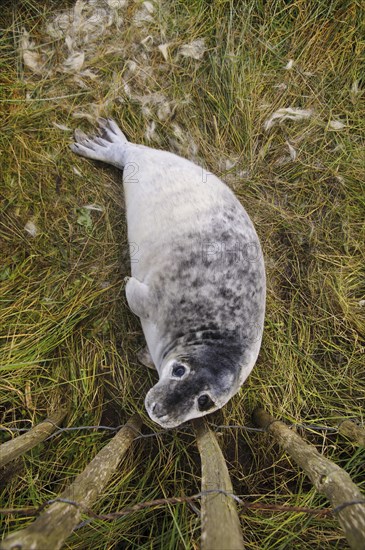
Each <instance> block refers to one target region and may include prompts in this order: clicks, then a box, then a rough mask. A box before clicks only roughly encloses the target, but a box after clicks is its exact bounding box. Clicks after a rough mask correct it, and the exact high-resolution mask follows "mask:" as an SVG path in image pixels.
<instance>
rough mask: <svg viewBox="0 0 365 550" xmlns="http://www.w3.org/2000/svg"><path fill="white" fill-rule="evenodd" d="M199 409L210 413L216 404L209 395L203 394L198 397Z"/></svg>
mask: <svg viewBox="0 0 365 550" xmlns="http://www.w3.org/2000/svg"><path fill="white" fill-rule="evenodd" d="M198 407H199V410H200V411H208V410H209V409H211V408H212V407H214V403H213V401H212V400H211V398H210V397H209V395H207V394H206V393H203V395H201V396H200V397H198Z"/></svg>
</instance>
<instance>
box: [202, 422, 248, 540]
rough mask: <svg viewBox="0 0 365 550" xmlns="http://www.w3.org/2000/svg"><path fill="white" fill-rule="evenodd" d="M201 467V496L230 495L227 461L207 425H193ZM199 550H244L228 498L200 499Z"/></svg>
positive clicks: (216, 496) (230, 500)
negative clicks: (206, 492) (202, 493)
mask: <svg viewBox="0 0 365 550" xmlns="http://www.w3.org/2000/svg"><path fill="white" fill-rule="evenodd" d="M193 425H194V429H195V433H196V440H197V445H198V449H199V453H200V458H201V463H202V484H201V489H202V492H204V491H210V490H212V489H213V490H214V491H215V490H216V491H219V490H223V491H225V492H227V493H233V489H232V483H231V479H230V477H229V473H228V469H227V465H226V461H225V460H224V457H223V454H222V451H221V449H220V447H219V444H218V441H217V438H216V437H215V435H214V433H213V432H212V431H211V430H210V429H209V428H208V426H207V424H206V422H205V421H204V420H203V419H201V418H199V419H196V420H194V421H193ZM201 514H202V518H201V549H202V550H222V549H224V550H242V549H243V548H244V544H243V538H242V530H241V525H240V520H239V517H238V514H237V509H236V504H235V502H234V500H233V498H232V497H231V496H228V495H226V494H224V493H223V492H222V493H218V492H217V493H215V492H212V493H210V494H209V493H208V494H206V495H203V496H202V499H201Z"/></svg>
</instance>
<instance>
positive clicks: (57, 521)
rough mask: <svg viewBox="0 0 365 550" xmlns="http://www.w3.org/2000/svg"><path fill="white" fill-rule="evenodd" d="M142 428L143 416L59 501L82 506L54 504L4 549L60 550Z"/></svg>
mask: <svg viewBox="0 0 365 550" xmlns="http://www.w3.org/2000/svg"><path fill="white" fill-rule="evenodd" d="M141 426H142V421H141V419H140V418H139V416H137V415H135V416H133V417H132V418H131V419H130V420H129V422H127V424H126V425H125V426H124V427H123V428H122V429H121V430H119V432H118V433H117V434H116V435H115V436H114V437H113V439H112V440H111V441H110V442H109V443H108V444H107V445H105V447H104V448H103V449H102V450H101V451H100V452H99V453H98V454H97V455H96V456H95V458H93V460H92V461H91V462H90V464H88V465H87V466H86V468H85V470H84V471H83V472H82V473H81V474H79V475H78V476H77V477H76V479H75V481H74V482H73V483H72V484H71V485H70V487H68V488H67V489H66V490H65V491H64V492H63V493H62V494H61V495H60V497H59V498H62V499H67V500H70V501H73V502H76V503H77V504H78V505H79V506H75V505H73V504H67V503H63V502H54V503H53V504H51V505H50V506H49V508H47V509H45V511H44V512H42V513H41V515H40V516H39V517H38V518H37V519H36V520H35V521H34V523H32V524H31V525H30V526H29V527H26V528H25V529H22V530H20V531H16V532H15V533H11V534H10V535H8V536H7V537H6V538H5V539H4V540H3V541H2V543H0V550H45V549H46V548H49V549H50V550H51V549H52V550H58V549H59V548H61V547H62V545H63V543H64V541H65V540H66V538H67V537H68V536H69V535H70V534H71V533H72V531H73V529H74V528H75V527H76V525H77V524H78V523H79V522H80V518H81V514H82V509H81V508H82V506H85V507H90V506H91V505H92V503H93V502H95V500H96V499H97V498H98V497H99V496H100V495H101V493H102V491H103V489H104V487H105V486H106V485H107V483H108V481H109V480H110V478H111V476H112V475H113V474H114V473H115V471H116V469H117V466H118V464H119V462H120V460H121V459H122V457H123V456H124V454H125V453H126V451H127V449H128V448H129V447H130V445H131V443H132V442H133V440H134V439H135V437H136V435H137V433H138V431H139V430H140V428H141Z"/></svg>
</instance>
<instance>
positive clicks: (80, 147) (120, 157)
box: [70, 118, 129, 168]
mask: <svg viewBox="0 0 365 550" xmlns="http://www.w3.org/2000/svg"><path fill="white" fill-rule="evenodd" d="M98 124H99V135H96V136H91V137H89V136H87V135H86V134H85V133H84V132H82V131H81V130H76V131H75V143H72V144H71V145H70V147H71V150H72V151H73V152H74V153H77V154H78V155H81V156H82V157H86V158H89V159H93V160H101V161H103V162H107V163H108V164H113V165H114V166H116V167H117V168H123V167H124V165H125V162H124V156H125V155H124V153H125V150H126V147H127V146H128V143H129V142H128V140H127V138H126V137H125V135H124V134H123V132H122V131H121V130H120V129H119V127H118V125H117V124H116V123H115V122H114V120H111V119H105V118H99V120H98Z"/></svg>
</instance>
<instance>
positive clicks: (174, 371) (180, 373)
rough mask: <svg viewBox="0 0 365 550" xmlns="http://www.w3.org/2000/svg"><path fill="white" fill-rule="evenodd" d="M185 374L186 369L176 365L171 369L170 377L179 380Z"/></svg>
mask: <svg viewBox="0 0 365 550" xmlns="http://www.w3.org/2000/svg"><path fill="white" fill-rule="evenodd" d="M185 372H186V368H185V367H184V366H183V365H176V366H175V367H174V368H173V369H172V376H176V378H181V377H182V376H184V374H185Z"/></svg>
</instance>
